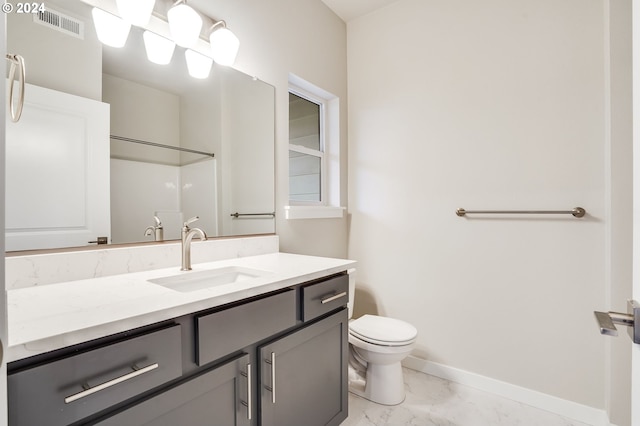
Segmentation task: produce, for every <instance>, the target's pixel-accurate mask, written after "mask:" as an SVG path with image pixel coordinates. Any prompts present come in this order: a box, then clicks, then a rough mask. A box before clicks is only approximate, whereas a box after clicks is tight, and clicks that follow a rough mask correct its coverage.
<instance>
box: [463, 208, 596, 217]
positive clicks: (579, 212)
mask: <svg viewBox="0 0 640 426" xmlns="http://www.w3.org/2000/svg"><path fill="white" fill-rule="evenodd" d="M586 213H587V211H586V210H585V209H583V208H582V207H574V208H573V209H572V210H465V209H463V208H459V209H457V210H456V214H457V215H458V216H460V217H462V216H464V215H467V214H570V215H573V216H574V217H583V216H584V215H585V214H586Z"/></svg>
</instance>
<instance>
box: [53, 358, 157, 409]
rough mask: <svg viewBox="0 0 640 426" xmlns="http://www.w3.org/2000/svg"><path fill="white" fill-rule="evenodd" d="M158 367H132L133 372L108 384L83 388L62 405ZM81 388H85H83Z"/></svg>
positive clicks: (152, 365)
mask: <svg viewBox="0 0 640 426" xmlns="http://www.w3.org/2000/svg"><path fill="white" fill-rule="evenodd" d="M158 367H159V365H158V363H155V364H151V365H148V366H146V367H143V368H137V367H136V366H133V367H132V368H133V371H132V372H131V373H127V374H125V375H123V376H120V377H116V378H115V379H112V380H109V381H108V382H104V383H101V384H99V385H97V386H94V387H89V386H87V387H86V388H85V390H83V391H81V392H78V393H76V394H73V395H70V396H68V397H66V398H65V399H64V403H65V404H70V403H72V402H73V401H77V400H78V399H81V398H84V397H85V396H89V395H91V394H94V393H96V392H100V391H101V390H105V389H107V388H110V387H111V386H114V385H117V384H118V383H122V382H124V381H127V380H129V379H133V378H134V377H137V376H139V375H141V374H144V373H148V372H149V371H151V370H155V369H156V368H158ZM83 387H85V386H83Z"/></svg>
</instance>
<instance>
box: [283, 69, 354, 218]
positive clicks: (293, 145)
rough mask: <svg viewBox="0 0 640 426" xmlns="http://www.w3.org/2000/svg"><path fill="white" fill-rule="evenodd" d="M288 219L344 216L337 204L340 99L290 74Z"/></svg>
mask: <svg viewBox="0 0 640 426" xmlns="http://www.w3.org/2000/svg"><path fill="white" fill-rule="evenodd" d="M289 204H290V205H289V206H285V217H286V218H287V219H329V218H341V217H343V216H344V210H345V208H344V207H340V99H339V98H338V97H337V96H335V95H333V94H331V93H329V92H327V91H326V90H323V89H321V88H319V87H317V86H314V85H313V84H311V83H309V82H307V81H305V80H303V79H301V78H300V77H298V76H296V75H293V74H289Z"/></svg>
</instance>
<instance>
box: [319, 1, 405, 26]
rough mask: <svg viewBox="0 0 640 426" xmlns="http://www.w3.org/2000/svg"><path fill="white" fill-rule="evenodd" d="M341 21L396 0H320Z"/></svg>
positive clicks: (347, 20)
mask: <svg viewBox="0 0 640 426" xmlns="http://www.w3.org/2000/svg"><path fill="white" fill-rule="evenodd" d="M322 1H323V2H324V4H326V5H327V6H329V8H330V9H331V10H333V11H334V12H335V13H336V15H338V16H339V17H341V18H342V20H343V21H345V22H349V21H350V20H352V19H355V18H357V17H359V16H362V15H366V14H367V13H369V12H373V11H374V10H376V9H380V8H381V7H384V6H386V5H388V4H391V3H395V2H396V1H398V0H322Z"/></svg>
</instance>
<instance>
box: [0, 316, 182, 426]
mask: <svg viewBox="0 0 640 426" xmlns="http://www.w3.org/2000/svg"><path fill="white" fill-rule="evenodd" d="M181 375H182V340H181V328H180V325H172V326H169V327H168V328H165V329H162V330H159V331H154V332H151V333H148V334H144V335H141V336H137V337H133V338H129V339H126V340H122V341H120V342H117V343H113V344H109V345H108V346H103V347H100V348H97V349H93V350H89V351H86V352H83V353H79V354H77V355H72V356H69V357H66V358H62V359H60V360H57V361H53V362H49V363H46V364H41V365H38V366H35V367H32V368H27V369H25V370H22V371H18V372H15V373H13V374H10V375H9V376H8V377H7V382H8V392H9V395H8V400H9V424H10V425H11V426H34V425H47V426H57V425H68V424H70V423H73V422H75V421H77V420H80V419H82V418H84V417H87V416H89V415H91V414H94V413H97V412H99V411H101V410H104V409H106V408H109V407H111V406H113V405H115V404H118V403H120V402H122V401H125V400H127V399H129V398H131V397H134V396H136V395H139V394H140V393H143V392H145V391H147V390H150V389H152V388H155V387H156V386H159V385H162V384H163V383H165V382H167V381H169V380H172V379H175V378H176V377H179V376H181Z"/></svg>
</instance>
